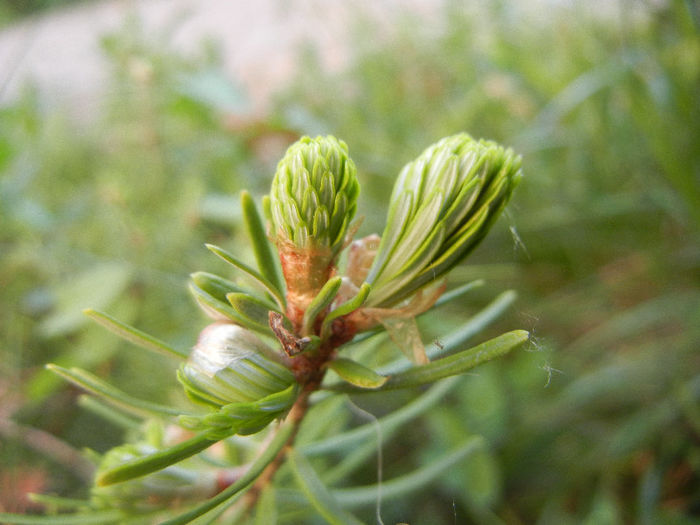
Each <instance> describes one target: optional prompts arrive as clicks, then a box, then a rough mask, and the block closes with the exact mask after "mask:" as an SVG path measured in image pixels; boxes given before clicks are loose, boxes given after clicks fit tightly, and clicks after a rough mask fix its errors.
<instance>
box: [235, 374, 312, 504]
mask: <svg viewBox="0 0 700 525" xmlns="http://www.w3.org/2000/svg"><path fill="white" fill-rule="evenodd" d="M321 378H322V377H321ZM320 384H321V381H320V380H318V381H311V382H309V383H307V384H306V385H305V386H304V389H303V390H302V393H301V394H300V395H299V397H298V398H297V400H296V401H295V402H294V405H293V406H292V408H291V410H290V411H289V414H288V415H287V418H286V419H285V423H291V424H292V425H294V429H293V430H292V433H291V434H290V435H289V437H288V438H287V443H285V445H284V447H283V448H282V450H280V451H279V453H278V454H277V456H276V457H275V459H274V460H273V461H272V462H271V463H270V464H269V465H268V466H267V468H265V470H264V471H263V473H262V474H261V475H260V476H259V477H258V479H257V480H256V481H255V483H254V484H253V486H252V487H251V488H250V490H249V491H248V492H247V493H246V495H245V499H244V502H243V503H242V504H243V505H244V506H245V507H246V509H247V512H250V510H251V509H252V508H253V507H254V506H255V504H256V503H257V501H258V498H259V497H260V495H261V494H262V492H263V490H265V487H267V486H268V485H269V484H270V483H271V482H272V478H274V476H275V474H276V473H277V471H278V470H279V468H280V467H281V466H282V464H283V463H284V461H285V459H286V457H287V454H288V453H289V451H290V450H291V448H292V445H293V444H294V440H295V439H296V437H297V434H298V433H299V427H300V426H301V422H302V421H303V419H304V417H305V416H306V413H307V411H308V409H309V396H310V395H311V394H312V393H313V392H314V391H315V390H318V388H319V386H320Z"/></svg>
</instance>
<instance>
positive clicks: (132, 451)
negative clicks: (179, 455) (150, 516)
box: [92, 443, 218, 512]
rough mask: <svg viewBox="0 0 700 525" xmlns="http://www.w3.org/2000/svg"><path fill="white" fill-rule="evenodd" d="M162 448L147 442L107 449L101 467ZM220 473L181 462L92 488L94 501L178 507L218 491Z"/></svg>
mask: <svg viewBox="0 0 700 525" xmlns="http://www.w3.org/2000/svg"><path fill="white" fill-rule="evenodd" d="M157 451H158V449H157V448H155V447H153V446H151V445H149V444H146V443H138V444H126V445H121V446H118V447H116V448H113V449H112V450H110V451H109V452H107V453H106V454H105V455H104V457H103V459H102V461H101V463H100V465H99V467H98V469H97V474H96V476H97V477H99V475H100V473H102V472H107V471H109V470H112V469H113V468H115V467H118V466H120V465H123V464H125V463H128V462H130V461H133V460H136V459H139V458H142V457H145V456H148V455H150V454H153V453H154V452H157ZM217 488H218V487H217V481H216V476H215V475H214V474H213V473H212V472H206V471H200V470H196V469H191V468H187V467H184V466H182V464H181V465H171V466H169V467H166V468H164V469H162V470H159V471H158V472H154V473H153V474H149V475H147V476H142V477H139V478H134V479H131V480H129V481H125V482H123V483H115V484H113V485H108V486H105V487H101V486H95V487H93V488H92V500H93V503H94V504H95V505H96V506H97V507H104V508H114V507H117V508H120V509H125V510H132V511H144V512H146V511H150V510H156V509H159V508H174V507H175V506H177V505H178V504H184V503H187V502H191V501H197V500H200V499H202V498H208V497H211V496H212V495H214V494H216V492H217Z"/></svg>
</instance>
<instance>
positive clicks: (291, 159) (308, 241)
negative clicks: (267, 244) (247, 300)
mask: <svg viewBox="0 0 700 525" xmlns="http://www.w3.org/2000/svg"><path fill="white" fill-rule="evenodd" d="M359 191H360V186H359V183H358V181H357V177H356V170H355V164H354V163H353V161H352V160H351V159H350V157H349V156H348V147H347V145H346V144H345V143H344V142H342V141H339V140H337V139H336V138H335V137H332V136H327V137H316V138H315V139H312V138H310V137H303V138H302V139H300V140H299V141H298V142H296V143H295V144H292V145H291V146H290V147H289V149H288V150H287V152H286V154H285V155H284V157H283V158H282V160H281V161H280V163H279V164H278V166H277V172H276V173H275V178H274V180H273V181H272V188H271V191H270V197H269V200H268V201H267V203H266V210H267V213H268V217H269V219H270V222H271V230H272V231H271V233H272V235H273V236H274V238H275V240H276V243H277V249H278V251H279V256H280V263H281V265H282V272H283V274H284V279H285V282H286V285H287V312H286V314H287V317H288V318H289V319H290V321H291V322H292V326H293V328H294V331H295V332H296V333H300V331H301V330H302V324H303V317H304V313H305V311H306V308H307V307H308V305H309V304H310V303H311V301H312V300H313V299H314V297H316V295H317V294H318V292H319V291H320V290H321V288H322V287H323V285H324V284H325V283H326V282H327V281H328V279H329V278H330V277H331V275H332V273H333V268H334V264H335V259H336V257H337V256H338V252H339V251H340V250H341V248H342V247H343V245H344V244H345V241H346V236H347V233H348V226H349V225H350V221H351V220H352V218H353V217H354V215H355V211H356V209H357V196H358V194H359Z"/></svg>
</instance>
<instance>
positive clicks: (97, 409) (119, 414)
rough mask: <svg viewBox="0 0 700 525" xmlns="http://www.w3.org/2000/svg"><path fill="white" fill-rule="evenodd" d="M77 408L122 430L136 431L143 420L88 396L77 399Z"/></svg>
mask: <svg viewBox="0 0 700 525" xmlns="http://www.w3.org/2000/svg"><path fill="white" fill-rule="evenodd" d="M78 406H80V407H81V408H84V409H85V410H87V411H89V412H92V413H93V414H95V415H97V416H99V417H101V418H102V419H104V420H105V421H109V422H110V423H112V424H113V425H115V426H117V427H119V428H122V429H124V430H137V429H139V428H141V425H142V424H143V420H144V418H143V417H140V418H138V419H136V418H134V417H133V414H132V413H130V412H129V411H128V410H126V409H123V408H121V407H118V408H119V409H120V410H115V409H114V408H115V406H116V404H112V403H107V402H104V401H102V400H100V399H98V398H97V397H94V396H91V395H88V394H83V395H81V396H80V397H79V398H78Z"/></svg>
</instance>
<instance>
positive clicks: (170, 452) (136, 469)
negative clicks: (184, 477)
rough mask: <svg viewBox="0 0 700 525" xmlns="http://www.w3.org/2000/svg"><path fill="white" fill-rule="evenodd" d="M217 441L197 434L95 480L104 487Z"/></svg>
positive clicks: (143, 474)
mask: <svg viewBox="0 0 700 525" xmlns="http://www.w3.org/2000/svg"><path fill="white" fill-rule="evenodd" d="M217 441H218V440H212V439H209V438H208V437H207V434H206V433H204V434H199V435H197V436H194V437H193V438H190V439H188V440H187V441H183V442H182V443H178V444H177V445H174V446H172V447H170V448H166V449H163V450H160V451H158V452H155V453H153V454H149V455H148V456H144V457H142V458H139V459H136V460H134V461H129V462H127V463H124V464H122V465H119V466H118V467H115V468H113V469H110V470H107V471H105V472H102V473H101V474H99V475H98V476H97V479H96V480H95V482H96V484H97V485H98V486H100V487H104V486H107V485H112V484H114V483H120V482H122V481H127V480H130V479H133V478H138V477H140V476H145V475H146V474H150V473H152V472H156V471H158V470H162V469H164V468H165V467H169V466H170V465H173V464H174V463H178V462H180V461H182V460H183V459H187V458H189V457H191V456H194V455H195V454H197V453H199V452H201V451H202V450H205V449H207V448H209V447H210V446H212V445H213V444H214V443H216V442H217Z"/></svg>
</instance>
